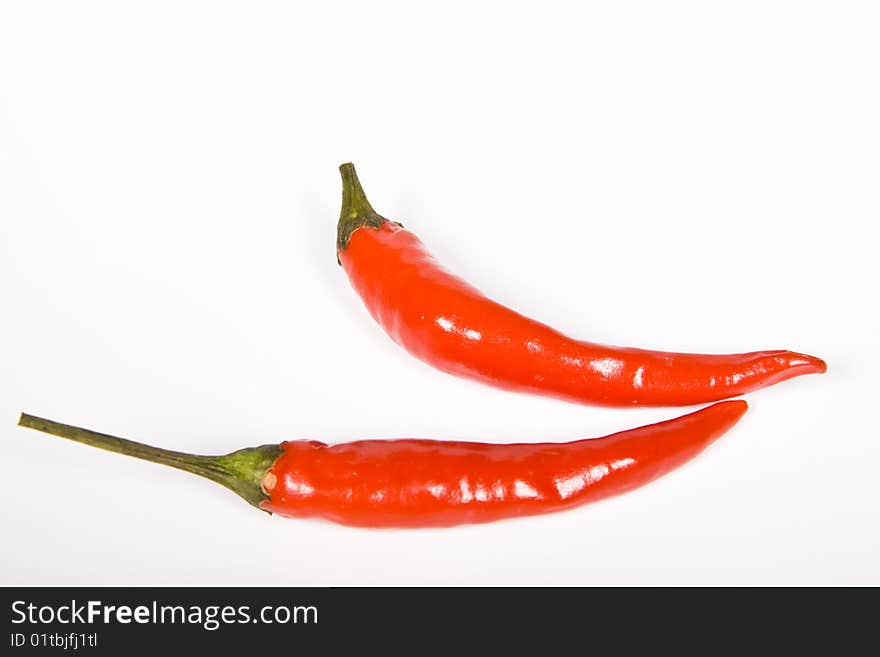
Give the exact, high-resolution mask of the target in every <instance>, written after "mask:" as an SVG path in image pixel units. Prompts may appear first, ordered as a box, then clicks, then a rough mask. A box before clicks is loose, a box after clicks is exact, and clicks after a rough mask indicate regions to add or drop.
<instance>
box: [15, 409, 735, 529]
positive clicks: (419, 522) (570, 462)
mask: <svg viewBox="0 0 880 657" xmlns="http://www.w3.org/2000/svg"><path fill="white" fill-rule="evenodd" d="M747 408H748V405H747V404H746V402H744V401H741V400H737V401H727V402H721V403H719V404H715V405H713V406H709V407H708V408H704V409H701V410H699V411H696V412H695V413H690V414H689V415H684V416H682V417H679V418H675V419H673V420H667V421H666V422H660V423H658V424H651V425H648V426H644V427H640V428H638V429H631V430H629V431H622V432H620V433H616V434H613V435H610V436H606V437H604V438H596V439H592V440H577V441H575V442H568V443H535V444H528V443H517V444H511V445H495V444H487V443H469V442H452V441H449V442H446V441H436V440H361V441H357V442H351V443H343V444H339V445H325V444H324V443H320V442H317V441H313V440H298V441H291V442H284V443H281V445H263V446H262V447H255V448H252V449H242V450H239V451H237V452H233V453H231V454H227V455H224V456H195V455H192V454H184V453H181V452H171V451H168V450H164V449H159V448H157V447H150V446H148V445H143V444H141V443H136V442H133V441H130V440H125V439H123V438H114V437H113V436H107V435H104V434H99V433H95V432H93V431H88V430H86V429H79V428H76V427H71V426H69V425H65V424H60V423H57V422H52V421H50V420H44V419H41V418H38V417H33V416H31V415H24V414H23V415H22V416H21V419H20V420H19V424H20V425H22V426H25V427H29V428H31V429H38V430H40V431H44V432H46V433H50V434H54V435H56V436H61V437H63V438H70V439H72V440H75V441H77V442H82V443H86V444H89V445H93V446H95V447H100V448H102V449H107V450H110V451H114V452H119V453H121V454H127V455H130V456H135V457H137V458H141V459H145V460H147V461H153V462H156V463H162V464H164V465H170V466H172V467H175V468H179V469H181V470H186V471H188V472H193V473H195V474H198V475H201V476H203V477H207V478H208V479H211V480H213V481H216V482H218V483H220V484H222V485H224V486H226V487H227V488H229V489H231V490H233V491H234V492H236V493H237V494H238V495H240V496H241V497H243V498H244V499H245V500H247V501H248V502H249V503H250V504H252V505H254V506H256V507H257V508H260V509H263V510H266V511H269V512H271V513H277V514H280V515H284V516H295V517H318V518H324V519H327V520H332V521H334V522H338V523H342V524H345V525H355V526H361V527H442V526H449V525H457V524H462V523H479V522H490V521H493V520H500V519H503V518H515V517H519V516H527V515H534V514H540V513H549V512H551V511H559V510H562V509H567V508H570V507H574V506H579V505H581V504H586V503H587V502H593V501H595V500H599V499H602V498H604V497H609V496H611V495H617V494H619V493H624V492H626V491H628V490H632V489H633V488H638V487H639V486H642V485H643V484H646V483H648V482H649V481H652V480H653V479H656V478H657V477H660V476H661V475H664V474H666V473H667V472H670V471H671V470H674V469H675V468H677V467H678V466H680V465H682V464H683V463H685V462H687V461H689V460H690V459H692V458H693V457H694V456H696V455H697V454H698V453H700V452H701V451H702V450H703V449H704V448H705V447H706V446H707V445H709V444H710V443H711V442H713V441H714V440H715V439H716V438H718V437H720V436H721V435H722V434H723V433H724V432H725V431H727V430H728V429H729V428H730V427H732V426H733V425H734V424H736V422H737V420H739V418H740V417H742V415H743V413H745V412H746V409H747Z"/></svg>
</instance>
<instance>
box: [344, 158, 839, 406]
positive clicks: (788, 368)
mask: <svg viewBox="0 0 880 657" xmlns="http://www.w3.org/2000/svg"><path fill="white" fill-rule="evenodd" d="M340 171H341V173H342V178H343V208H342V213H341V215H340V220H339V229H338V239H337V258H338V260H339V263H340V264H341V265H342V267H343V269H344V270H345V273H346V274H347V275H348V278H349V281H350V282H351V284H352V286H353V287H354V289H355V291H356V292H357V294H358V295H359V296H360V298H361V299H362V300H363V302H364V304H365V305H366V307H367V310H368V311H369V313H370V314H371V315H372V316H373V318H374V319H375V320H376V321H377V322H378V323H379V325H380V326H381V327H382V328H383V329H384V330H385V332H386V333H388V335H389V336H390V337H391V338H392V339H393V340H394V341H395V342H396V343H398V344H399V345H400V346H402V347H403V348H404V349H406V350H407V351H408V352H409V353H411V354H412V355H413V356H415V357H416V358H419V359H421V360H423V361H425V362H427V363H429V364H430V365H433V366H434V367H436V368H438V369H440V370H442V371H444V372H448V373H450V374H454V375H458V376H462V377H466V378H470V379H475V380H478V381H482V382H483V383H487V384H489V385H493V386H496V387H499V388H502V389H505V390H513V391H519V392H529V393H535V394H541V395H548V396H551V397H556V398H559V399H564V400H567V401H571V402H577V403H583V404H594V405H599V406H618V407H620V406H633V405H645V406H687V405H692V404H701V403H706V402H712V401H718V400H721V399H727V398H729V397H735V396H738V395H742V394H745V393H748V392H752V391H754V390H757V389H759V388H764V387H766V386H769V385H772V384H774V383H779V382H780V381H785V380H786V379H790V378H792V377H795V376H800V375H802V374H812V373H821V372H824V371H825V369H826V366H825V363H824V362H823V361H822V360H821V359H819V358H815V357H813V356H807V355H805V354H799V353H795V352H792V351H784V350H776V351H756V352H750V353H741V354H726V355H709V354H692V353H674V352H664V351H650V350H645V349H634V348H626V347H613V346H606V345H601V344H595V343H592V342H584V341H581V340H575V339H573V338H570V337H568V336H565V335H563V334H562V333H560V332H559V331H556V330H554V329H553V328H551V327H549V326H547V325H545V324H542V323H540V322H537V321H535V320H532V319H529V318H528V317H525V316H523V315H521V314H519V313H517V312H515V311H513V310H511V309H510V308H507V307H505V306H503V305H501V304H499V303H496V302H495V301H492V300H491V299H489V298H487V297H486V296H484V295H483V294H482V293H481V292H480V291H479V290H477V289H475V288H474V287H473V286H471V285H469V284H468V283H467V282H465V281H463V280H462V279H460V278H458V277H456V276H454V275H453V274H451V273H449V272H448V271H446V270H445V269H444V268H443V267H442V266H441V265H440V264H439V263H438V262H437V261H436V260H435V259H434V258H433V256H432V255H431V254H430V253H429V252H428V250H427V249H426V248H425V246H424V244H422V242H421V241H420V240H419V238H418V237H416V236H415V235H414V234H413V233H411V232H409V231H408V230H405V229H404V228H403V227H402V226H401V225H400V224H397V223H395V222H392V221H389V220H387V219H385V218H384V217H382V216H381V215H379V214H377V213H376V212H375V210H373V208H372V206H370V204H369V202H368V201H367V199H366V195H365V194H364V192H363V189H362V188H361V185H360V182H359V181H358V179H357V174H356V173H355V171H354V167H353V166H352V165H351V164H344V165H342V166H341V167H340Z"/></svg>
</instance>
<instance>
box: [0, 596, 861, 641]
mask: <svg viewBox="0 0 880 657" xmlns="http://www.w3.org/2000/svg"><path fill="white" fill-rule="evenodd" d="M2 592H3V596H2V597H3V607H4V611H3V617H4V619H5V620H4V622H5V635H4V636H3V637H2V644H3V649H2V653H3V654H8V655H28V654H36V653H39V654H59V655H60V654H62V653H76V654H84V655H99V654H114V655H119V654H126V653H127V652H131V651H135V650H136V651H137V652H142V651H160V650H162V651H168V650H172V651H174V652H177V651H178V650H184V649H196V650H199V651H204V650H222V652H223V654H227V653H228V652H229V651H239V650H240V651H247V654H252V653H253V652H254V651H255V647H257V646H259V649H260V650H261V651H262V650H265V649H266V648H270V647H271V648H274V649H278V650H283V651H285V652H286V653H287V654H293V653H294V652H299V653H302V652H303V651H307V652H306V654H311V653H312V652H320V653H326V652H327V651H328V650H329V651H333V650H335V649H339V650H341V649H343V648H351V647H352V646H353V645H356V646H358V647H361V648H368V647H369V648H373V649H382V650H388V649H390V648H392V647H395V648H397V649H403V650H404V652H409V653H410V654H412V653H420V652H423V651H428V652H433V650H428V649H429V648H431V649H434V650H436V649H437V648H440V647H444V648H446V649H447V650H449V649H457V652H461V653H462V654H468V653H469V652H470V649H471V648H473V642H474V641H475V640H479V641H480V643H481V644H485V645H489V646H494V647H495V648H500V647H501V646H514V647H520V648H522V647H523V646H525V645H526V644H527V643H528V644H532V645H540V647H541V648H542V651H544V652H547V651H555V650H562V649H566V646H568V649H569V650H570V649H571V647H572V646H577V645H581V646H583V647H584V648H586V647H587V646H596V645H597V644H602V645H609V644H610V645H612V646H617V647H619V648H627V649H630V648H633V647H637V646H644V647H647V648H651V649H657V648H660V647H663V648H669V649H676V650H680V649H682V648H684V647H687V646H689V645H690V646H691V647H696V648H700V647H702V648H703V649H704V650H705V651H708V653H714V652H715V648H717V647H718V646H719V645H720V644H723V645H724V646H725V647H727V648H729V647H731V646H732V645H737V644H739V645H742V646H743V647H748V646H749V642H750V641H751V640H753V639H752V638H751V637H758V638H760V642H761V646H762V647H763V648H766V647H767V646H768V644H769V643H770V642H771V641H773V640H774V639H776V640H777V642H778V645H780V646H786V647H788V648H790V647H791V646H792V644H794V643H801V642H804V641H807V642H809V643H811V645H812V647H814V648H815V647H816V645H818V643H817V641H819V640H820V639H821V638H822V637H826V638H830V637H834V645H835V646H836V647H837V648H838V649H839V648H840V647H841V645H842V643H844V642H846V641H850V640H852V639H854V638H855V636H856V635H857V634H858V633H859V632H860V631H861V632H865V631H867V629H868V628H869V627H871V626H872V624H873V620H872V619H871V618H870V616H871V614H869V613H868V610H869V609H874V606H873V605H868V606H867V607H865V606H859V605H856V604H855V602H856V598H855V597H853V596H852V595H851V594H852V593H855V591H850V592H841V591H829V590H825V591H809V590H782V589H777V590H746V589H734V590H710V589H690V590H689V589H675V590H665V589H453V588H445V589H444V588H441V589H424V588H411V589H406V588H404V589H399V588H398V589H362V588H358V589H354V588H352V589H347V588H333V589H330V588H223V587H221V588H5V589H2ZM871 597H873V591H872V592H871ZM835 623H838V624H837V625H836V624H835ZM707 639H708V640H709V643H710V644H715V645H714V647H713V646H712V645H707V644H706V643H705V641H707ZM414 640H415V641H416V643H413V641H414ZM407 649H408V650H407ZM579 652H580V651H579ZM587 652H589V651H587ZM331 654H332V652H331Z"/></svg>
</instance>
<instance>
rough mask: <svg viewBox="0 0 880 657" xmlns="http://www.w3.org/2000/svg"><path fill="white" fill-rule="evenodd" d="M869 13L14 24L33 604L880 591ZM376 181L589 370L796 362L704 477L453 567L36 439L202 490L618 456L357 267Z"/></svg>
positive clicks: (309, 13)
mask: <svg viewBox="0 0 880 657" xmlns="http://www.w3.org/2000/svg"><path fill="white" fill-rule="evenodd" d="M878 18H880V15H878V9H877V6H876V4H875V3H871V2H864V3H858V2H835V3H832V2H827V3H815V2H740V3H702V2H676V3H660V2H657V3H654V2H625V3H613V2H601V3H600V2H589V3H582V2H578V3H575V2H572V3H554V2H542V3H523V4H518V3H503V4H502V3H498V4H497V5H495V4H492V3H472V2H467V3H427V2H416V3H413V2H370V3H364V2H322V3H316V2H313V3H300V4H299V5H297V3H290V2H277V3H268V2H246V3H245V2H242V3H218V2H205V3H193V2H167V3H165V2H151V3H118V2H103V3H97V2H77V3H69V2H58V3H47V2H4V3H2V5H0V219H2V224H0V286H2V287H0V289H2V307H3V311H2V322H0V326H2V328H0V331H2V340H0V363H2V364H0V368H2V377H0V420H2V422H0V440H2V443H0V444H2V459H0V508H2V526H3V539H2V541H0V583H2V584H868V583H871V584H875V585H876V584H880V561H878V558H877V555H878V552H880V528H878V525H880V520H878V516H880V513H878V499H880V485H878V475H877V464H878V459H880V435H878V431H877V428H876V410H875V408H876V405H877V396H878V392H880V390H878V386H877V372H878V370H880V358H878V350H880V320H878V304H877V280H878V273H880V272H878V265H877V247H878V242H877V231H876V226H877V222H878V219H880V212H878V210H880V201H878V198H880V197H878V181H880V159H878V157H880V156H878V153H880V129H878V125H880V121H878V117H880V94H878V62H880V46H878V43H880V41H878V38H877V35H878V28H880V21H878ZM347 160H353V161H354V162H355V163H356V164H357V165H358V169H359V172H360V175H361V179H362V181H363V183H364V185H365V188H366V189H367V192H368V194H369V196H370V198H371V200H372V201H373V205H374V206H375V207H376V208H377V210H378V211H379V212H381V213H383V214H384V215H385V216H388V217H391V218H395V219H399V220H402V221H404V222H405V223H406V225H407V227H408V228H410V229H411V230H413V231H414V232H416V233H417V234H418V235H420V236H421V238H422V239H423V240H424V241H425V242H426V243H427V244H428V245H429V246H430V247H431V248H432V250H433V251H434V252H435V254H436V255H437V256H438V258H439V259H440V260H441V261H443V262H444V263H445V264H446V265H447V266H448V267H449V268H451V269H452V270H453V271H456V272H457V273H459V274H460V275H462V276H463V277H465V278H466V279H468V280H470V281H472V282H473V283H475V284H476V285H477V286H479V287H480V288H482V289H483V290H484V291H485V292H487V293H488V294H489V295H490V296H493V297H494V298H496V299H498V300H499V301H501V302H503V303H506V304H508V305H510V306H512V307H514V308H516V309H518V310H520V311H522V312H525V313H526V314H529V315H531V316H534V317H537V318H539V319H541V320H543V321H545V322H547V323H550V324H552V325H555V326H556V327H558V328H560V329H562V330H564V331H565V332H567V333H569V334H571V335H574V336H577V337H582V338H585V339H592V340H596V341H602V342H610V343H615V344H627V345H633V346H642V347H650V348H662V349H669V350H693V351H706V352H737V351H745V350H752V349H763V348H790V349H795V350H799V351H805V352H807V353H812V354H816V355H819V356H822V357H824V358H826V359H827V361H828V363H829V368H830V369H829V372H828V374H826V375H824V376H810V377H802V378H799V379H795V380H793V381H789V382H786V383H784V384H781V385H779V386H777V387H774V388H770V389H767V390H764V391H761V392H759V393H756V394H753V395H750V396H749V397H748V400H749V402H750V403H751V405H752V410H751V411H750V413H749V414H747V416H746V417H745V418H744V419H743V421H742V422H741V423H740V425H738V426H737V427H736V428H735V429H734V430H732V431H731V432H730V433H729V434H728V435H727V436H725V437H724V438H723V439H722V440H721V441H719V442H718V443H716V445H715V446H713V447H712V448H711V449H710V450H708V451H707V452H706V453H704V454H703V455H702V456H700V457H699V458H698V459H697V460H695V461H693V462H692V463H690V464H688V465H687V466H686V467H684V468H683V469H681V470H679V471H676V472H675V473H673V474H672V475H670V476H668V477H666V478H665V479H662V480H660V481H658V482H655V483H654V484H651V485H650V486H647V487H645V488H643V489H640V490H638V491H635V492H633V493H631V494H629V495H626V496H623V497H618V498H615V499H612V500H609V501H605V502H602V503H599V504H595V505H593V506H587V507H583V508H580V509H577V510H573V511H570V512H565V513H560V514H555V515H549V516H542V517H533V518H528V519H521V520H514V521H507V522H501V523H496V524H491V525H484V526H470V527H459V528H454V529H443V530H427V531H426V530H422V531H370V530H358V529H349V528H345V527H340V526H335V525H332V524H328V523H322V522H318V521H297V520H289V519H283V518H273V517H270V516H268V515H266V514H262V513H258V512H256V511H255V510H254V509H252V508H251V507H249V506H247V505H246V504H245V503H243V502H241V501H240V500H238V499H237V498H236V497H234V496H233V495H232V494H231V493H229V492H228V491H225V490H224V489H222V488H220V487H218V486H216V485H214V484H211V483H209V482H206V481H204V480H201V479H198V478H196V477H193V476H191V475H188V474H185V473H181V472H177V471H174V470H170V469H165V468H162V467H159V466H155V465H152V464H148V463H144V462H140V461H136V460H133V459H126V458H124V457H121V456H117V455H113V454H108V453H103V452H100V451H98V450H94V449H89V448H86V447H82V446H79V445H75V444H72V443H68V442H66V441H63V440H60V439H57V438H52V437H49V436H45V435H43V434H39V433H36V432H32V431H28V430H25V429H21V428H18V427H16V426H15V423H16V421H17V417H18V413H19V412H20V411H27V412H29V413H33V414H37V415H42V416H45V417H49V418H53V419H57V420H59V421H62V422H68V423H72V424H78V425H80V426H88V427H91V428H94V429H97V430H99V431H105V432H108V433H115V434H117V435H123V436H127V437H131V438H134V439H140V440H144V441H147V442H152V443H154V444H157V445H161V446H165V447H169V448H174V449H180V450H188V451H194V452H202V453H218V452H224V451H231V450H233V449H237V448H239V447H244V446H250V445H257V444H261V443H266V442H278V441H281V440H284V439H296V438H315V439H319V440H323V441H328V442H336V441H345V440H350V439H356V438H363V437H430V438H456V439H474V440H486V441H498V442H507V441H532V440H534V441H537V440H560V441H561V440H567V439H573V438H581V437H588V436H599V435H603V434H606V433H610V432H612V431H617V430H621V429H625V428H629V427H633V426H637V425H641V424H645V423H649V422H653V421H658V420H662V419H666V418H671V417H674V416H677V415H680V414H682V413H684V412H686V411H688V410H691V409H674V408H673V409H665V408H661V409H636V410H626V409H624V410H608V409H599V408H590V407H582V406H577V405H573V404H566V403H563V402H559V401H555V400H551V399H544V398H538V397H531V396H525V395H514V394H511V393H505V392H502V391H499V390H494V389H490V388H487V387H484V386H481V385H479V384H476V383H471V382H466V381H463V380H459V379H455V378H453V377H450V376H447V375H445V374H440V373H438V372H436V371H434V370H432V369H431V368H429V367H427V366H426V365H423V364H422V363H420V362H417V361H416V360H414V359H413V358H411V357H409V356H408V355H406V354H405V353H404V352H403V351H402V350H400V349H399V348H398V347H396V346H395V345H394V344H393V343H392V342H391V341H390V340H389V339H388V338H387V337H386V336H385V335H384V334H383V333H382V332H381V330H380V329H379V327H378V326H377V325H375V324H374V323H373V321H372V320H371V319H370V318H369V316H368V315H367V313H366V311H365V309H364V308H363V307H362V305H361V303H360V301H359V299H358V298H357V297H356V296H355V294H354V292H353V291H352V290H351V288H350V286H349V284H348V282H347V280H346V278H345V276H344V274H343V272H342V270H341V269H340V268H339V267H338V266H337V264H336V261H335V258H334V240H335V231H336V219H337V217H338V212H339V201H340V184H339V179H338V173H337V171H336V167H337V165H338V164H339V163H340V162H344V161H347Z"/></svg>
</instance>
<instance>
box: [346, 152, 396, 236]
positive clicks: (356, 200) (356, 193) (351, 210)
mask: <svg viewBox="0 0 880 657" xmlns="http://www.w3.org/2000/svg"><path fill="white" fill-rule="evenodd" d="M339 173H340V175H341V176H342V210H341V211H340V213H339V224H338V225H337V227H336V249H337V251H342V250H343V249H344V248H345V247H346V245H348V240H349V239H350V238H351V234H352V233H353V232H354V231H355V230H357V229H358V228H360V227H361V226H370V227H372V228H379V227H380V226H381V225H382V224H383V223H385V222H386V221H387V219H385V217H383V216H381V215H380V214H379V213H378V212H376V211H375V210H374V209H373V206H372V205H370V202H369V201H368V200H367V195H366V193H365V192H364V188H363V187H362V186H361V181H360V180H358V176H357V171H355V169H354V165H353V164H352V163H351V162H346V163H345V164H341V165H340V166H339Z"/></svg>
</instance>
